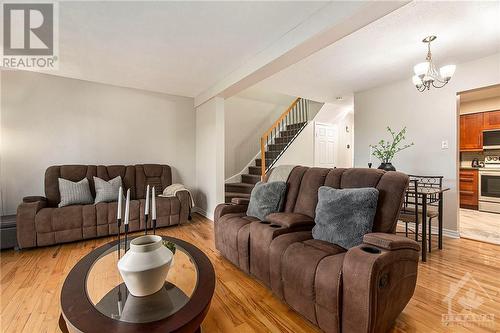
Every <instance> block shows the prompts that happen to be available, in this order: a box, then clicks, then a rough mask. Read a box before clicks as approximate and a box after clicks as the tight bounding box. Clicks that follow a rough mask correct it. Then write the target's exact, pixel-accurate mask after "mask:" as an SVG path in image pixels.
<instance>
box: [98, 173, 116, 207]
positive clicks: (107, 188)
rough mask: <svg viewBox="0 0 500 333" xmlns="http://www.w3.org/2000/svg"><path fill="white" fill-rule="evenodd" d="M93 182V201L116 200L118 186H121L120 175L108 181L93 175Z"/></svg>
mask: <svg viewBox="0 0 500 333" xmlns="http://www.w3.org/2000/svg"><path fill="white" fill-rule="evenodd" d="M94 184H95V200H94V203H99V202H113V201H118V192H119V191H120V186H122V177H120V176H117V177H115V178H113V179H111V180H110V181H105V180H104V179H101V178H99V177H94Z"/></svg>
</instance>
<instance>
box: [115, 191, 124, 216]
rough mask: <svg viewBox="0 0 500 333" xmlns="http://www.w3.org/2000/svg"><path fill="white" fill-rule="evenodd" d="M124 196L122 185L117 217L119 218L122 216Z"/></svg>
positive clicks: (119, 192)
mask: <svg viewBox="0 0 500 333" xmlns="http://www.w3.org/2000/svg"><path fill="white" fill-rule="evenodd" d="M122 198H123V189H122V187H121V186H120V189H119V190H118V211H117V212H116V218H117V219H118V220H119V219H121V218H122V200H123V199H122Z"/></svg>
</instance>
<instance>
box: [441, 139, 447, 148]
mask: <svg viewBox="0 0 500 333" xmlns="http://www.w3.org/2000/svg"><path fill="white" fill-rule="evenodd" d="M441 149H448V140H443V141H441Z"/></svg>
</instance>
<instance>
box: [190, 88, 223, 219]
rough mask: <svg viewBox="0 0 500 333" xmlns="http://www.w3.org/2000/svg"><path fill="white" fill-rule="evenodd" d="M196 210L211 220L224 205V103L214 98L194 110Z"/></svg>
mask: <svg viewBox="0 0 500 333" xmlns="http://www.w3.org/2000/svg"><path fill="white" fill-rule="evenodd" d="M196 189H197V191H196V192H197V193H196V200H195V201H196V206H197V208H198V210H199V212H200V213H201V214H203V215H205V216H206V217H208V218H210V219H213V216H214V209H215V207H216V206H217V204H219V203H222V202H224V99H222V98H220V97H214V98H212V99H211V100H209V101H207V102H205V103H203V104H202V105H200V106H199V107H197V108H196Z"/></svg>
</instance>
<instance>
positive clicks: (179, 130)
mask: <svg viewBox="0 0 500 333" xmlns="http://www.w3.org/2000/svg"><path fill="white" fill-rule="evenodd" d="M1 75H2V79H1V83H2V89H1V98H2V102H1V164H0V165H1V170H0V172H1V174H0V178H1V194H2V199H3V201H2V208H3V211H2V214H13V213H15V211H16V208H17V205H18V204H19V203H20V202H21V200H22V198H23V197H24V196H27V195H43V194H44V189H43V177H44V172H45V169H46V168H47V167H48V166H50V165H55V164H104V165H107V164H136V163H162V164H168V165H170V166H171V167H172V170H173V181H174V182H180V183H184V184H186V185H187V186H188V187H190V188H193V187H194V186H195V137H194V132H195V111H194V106H193V99H192V98H186V97H179V96H172V95H166V94H159V93H151V92H146V91H142V90H135V89H128V88H120V87H115V86H109V85H103V84H97V83H91V82H87V81H80V80H74V79H67V78H61V77H57V76H51V75H45V74H37V73H31V72H22V71H17V72H16V71H2V73H1Z"/></svg>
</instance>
